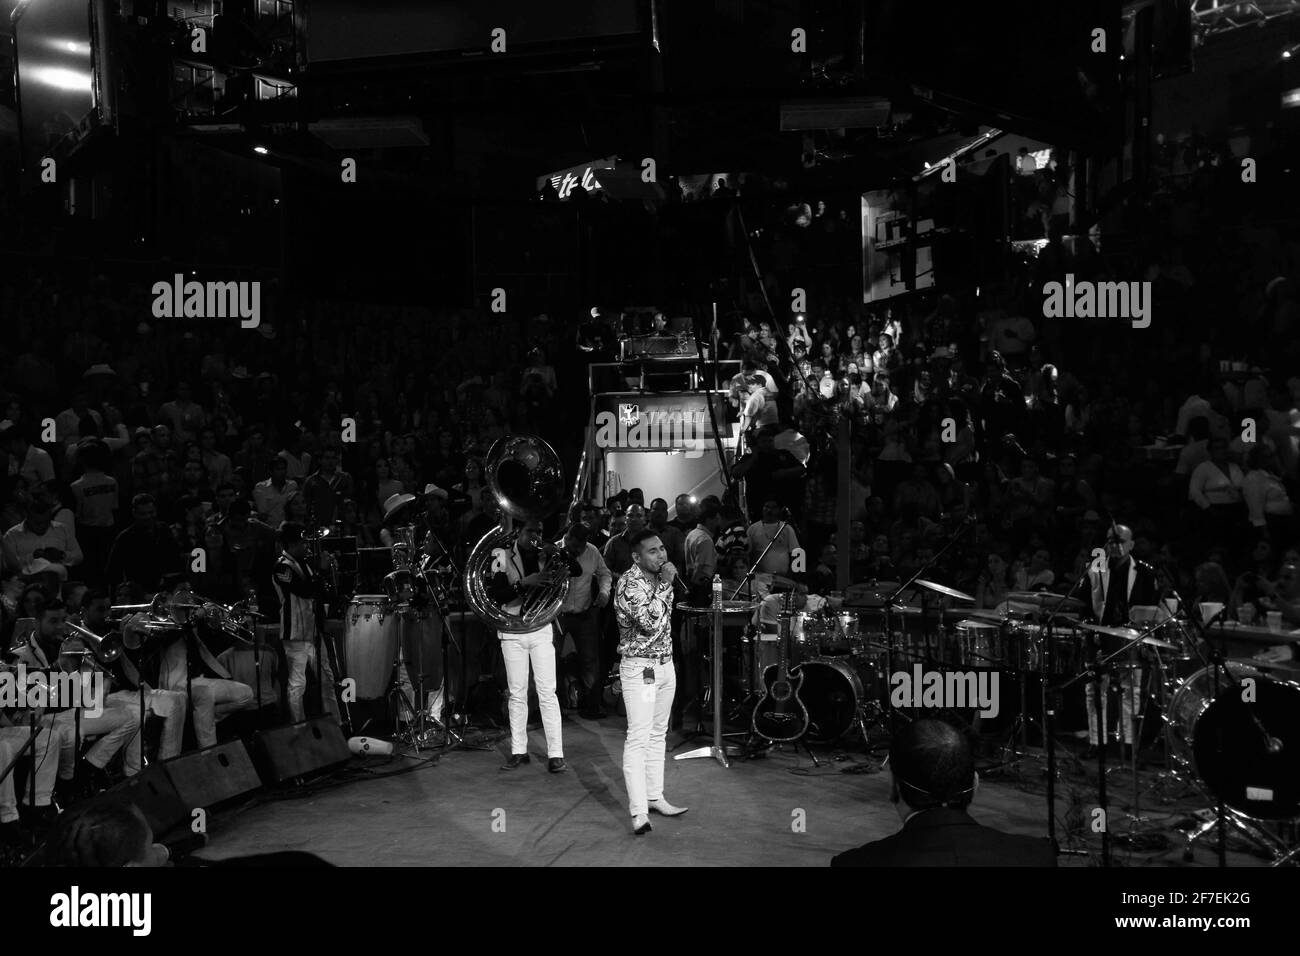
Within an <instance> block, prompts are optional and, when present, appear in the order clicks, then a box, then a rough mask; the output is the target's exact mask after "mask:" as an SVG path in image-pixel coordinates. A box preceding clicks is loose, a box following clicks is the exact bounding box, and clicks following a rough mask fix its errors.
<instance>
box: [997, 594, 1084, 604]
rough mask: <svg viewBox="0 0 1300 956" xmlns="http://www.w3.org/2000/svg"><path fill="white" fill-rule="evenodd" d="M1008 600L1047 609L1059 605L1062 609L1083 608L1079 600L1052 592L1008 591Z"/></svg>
mask: <svg viewBox="0 0 1300 956" xmlns="http://www.w3.org/2000/svg"><path fill="white" fill-rule="evenodd" d="M1007 600H1008V601H1016V602H1018V603H1020V604H1038V605H1042V606H1047V607H1056V606H1057V605H1058V604H1059V605H1060V606H1061V607H1062V608H1075V607H1083V602H1082V601H1080V600H1079V599H1078V598H1076V597H1065V596H1064V595H1061V594H1053V593H1052V592H1051V591H1008V592H1007Z"/></svg>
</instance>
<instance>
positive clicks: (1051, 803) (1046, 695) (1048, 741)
mask: <svg viewBox="0 0 1300 956" xmlns="http://www.w3.org/2000/svg"><path fill="white" fill-rule="evenodd" d="M1087 579H1088V566H1087V565H1086V564H1085V565H1084V568H1083V573H1082V574H1080V575H1079V577H1078V579H1077V580H1076V581H1075V582H1074V583H1073V584H1072V585H1070V590H1068V591H1066V592H1065V593H1064V594H1063V595H1061V600H1060V601H1058V602H1057V604H1056V607H1054V608H1052V611H1051V613H1050V614H1049V615H1048V616H1047V631H1046V634H1045V635H1044V642H1043V683H1042V697H1043V744H1044V746H1045V747H1046V748H1047V838H1048V839H1049V840H1051V841H1052V849H1053V850H1055V851H1056V854H1057V856H1060V855H1061V853H1062V852H1063V851H1062V850H1061V845H1060V843H1058V842H1057V839H1056V704H1057V701H1058V700H1060V695H1061V694H1062V693H1064V691H1065V689H1066V688H1067V687H1069V686H1070V684H1072V683H1074V681H1076V680H1078V677H1077V676H1076V677H1075V678H1073V680H1071V681H1068V682H1066V684H1064V685H1063V686H1061V687H1059V688H1053V687H1052V686H1051V683H1052V664H1053V660H1052V657H1053V652H1054V645H1055V643H1056V640H1055V636H1054V635H1053V633H1052V622H1053V621H1054V620H1055V619H1056V616H1057V614H1059V613H1060V611H1061V608H1062V607H1064V606H1065V602H1066V601H1067V600H1068V599H1069V598H1070V597H1071V596H1072V595H1073V594H1074V592H1075V591H1077V590H1078V589H1079V585H1081V584H1083V582H1084V581H1086V580H1087ZM1097 714H1098V716H1097V719H1098V720H1101V716H1100V715H1101V711H1100V710H1098V712H1097ZM1103 739H1104V738H1103ZM1099 749H1104V748H1099ZM1103 759H1104V758H1103ZM1103 776H1104V774H1103ZM1103 840H1104V835H1103Z"/></svg>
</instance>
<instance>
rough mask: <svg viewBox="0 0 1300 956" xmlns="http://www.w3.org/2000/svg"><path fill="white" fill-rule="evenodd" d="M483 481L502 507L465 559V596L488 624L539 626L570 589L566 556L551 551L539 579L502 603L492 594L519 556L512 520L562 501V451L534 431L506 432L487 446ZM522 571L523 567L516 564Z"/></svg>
mask: <svg viewBox="0 0 1300 956" xmlns="http://www.w3.org/2000/svg"><path fill="white" fill-rule="evenodd" d="M483 481H484V483H485V484H487V486H488V490H489V491H491V493H492V495H493V497H494V498H496V500H497V504H499V505H500V507H501V523H500V524H498V525H497V527H495V528H493V529H492V530H491V531H489V532H488V533H487V534H485V535H484V536H483V537H482V538H481V539H479V542H478V544H476V545H474V550H473V551H471V552H470V555H469V560H467V561H466V562H465V597H466V600H467V601H468V602H469V606H470V607H471V608H472V609H473V611H474V613H475V614H477V615H478V616H479V618H480V619H481V620H482V621H483V622H484V623H485V624H487V625H489V626H490V627H493V628H495V629H496V630H498V631H504V632H506V633H509V634H523V633H527V632H529V631H536V630H538V629H539V628H543V627H546V625H548V624H550V623H551V622H552V621H554V620H555V619H556V618H557V617H559V614H560V605H562V604H563V603H564V598H565V596H566V595H567V594H568V593H569V572H568V566H567V564H566V562H565V560H564V558H563V556H562V555H559V554H551V555H550V557H549V560H548V561H547V563H546V565H545V566H544V567H543V568H542V569H541V583H540V584H536V585H532V586H529V587H527V588H524V590H523V592H522V593H521V594H520V595H519V596H517V597H516V598H514V599H513V600H512V601H510V602H509V603H507V604H506V605H505V606H504V607H503V606H501V605H500V604H499V602H497V601H496V600H494V599H493V597H492V595H491V589H492V581H493V578H494V577H495V576H496V574H497V573H498V572H501V571H504V570H506V568H507V567H508V566H510V565H511V564H512V563H513V562H515V561H516V560H517V557H516V553H515V542H516V541H517V540H518V537H519V532H518V530H516V529H515V527H514V521H541V520H543V519H545V518H548V517H550V516H551V515H552V514H554V513H555V512H556V511H558V510H559V509H560V507H561V506H562V505H563V503H564V494H565V489H564V470H563V469H562V468H561V467H560V457H559V455H557V454H556V453H555V450H554V449H553V448H551V446H550V445H548V444H547V443H546V442H545V441H543V440H542V439H540V438H538V437H537V436H535V435H507V436H506V437H505V438H500V439H497V441H495V442H494V443H493V444H492V447H491V448H490V449H488V453H487V457H486V458H485V459H484V460H483ZM518 573H522V569H516V574H518Z"/></svg>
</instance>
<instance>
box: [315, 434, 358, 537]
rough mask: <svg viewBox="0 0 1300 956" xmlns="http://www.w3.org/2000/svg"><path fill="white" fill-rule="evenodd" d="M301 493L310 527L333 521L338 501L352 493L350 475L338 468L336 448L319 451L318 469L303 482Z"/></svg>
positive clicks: (336, 512)
mask: <svg viewBox="0 0 1300 956" xmlns="http://www.w3.org/2000/svg"><path fill="white" fill-rule="evenodd" d="M302 494H303V497H304V498H305V499H307V513H308V514H309V515H310V516H311V521H310V525H311V526H312V527H317V526H321V525H328V524H333V523H334V519H335V518H336V517H337V515H338V508H339V502H341V501H342V500H343V499H344V498H351V497H353V494H354V490H353V486H352V476H351V475H349V474H348V473H347V472H346V471H340V470H339V451H338V449H337V448H334V447H330V448H326V449H325V450H324V451H322V452H321V456H320V470H319V471H317V472H316V473H315V474H313V475H312V476H311V477H310V478H308V479H307V480H306V481H304V482H303V485H302Z"/></svg>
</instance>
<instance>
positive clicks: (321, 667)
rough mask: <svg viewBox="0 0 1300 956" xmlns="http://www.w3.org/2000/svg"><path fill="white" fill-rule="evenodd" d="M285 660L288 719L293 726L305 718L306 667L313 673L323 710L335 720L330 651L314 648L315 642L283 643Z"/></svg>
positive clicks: (337, 717)
mask: <svg viewBox="0 0 1300 956" xmlns="http://www.w3.org/2000/svg"><path fill="white" fill-rule="evenodd" d="M282 646H283V647H284V657H285V660H286V661H288V664H289V677H288V680H287V682H286V683H287V684H288V688H287V694H286V696H287V697H288V698H289V719H290V720H292V721H293V722H294V723H295V724H297V723H301V722H302V721H304V720H306V719H307V712H306V708H304V707H303V704H302V697H303V694H304V693H306V691H307V668H308V667H310V668H311V669H312V670H313V671H315V672H316V677H317V678H318V679H319V681H320V692H321V697H322V698H323V702H322V709H323V710H324V711H325V713H327V714H329V715H330V716H331V717H333V718H334V719H335V720H338V719H339V702H338V697H337V696H336V694H335V692H334V668H332V667H330V656H329V651H326V650H322V651H320V652H318V651H317V649H316V642H315V641H284V642H283V644H282Z"/></svg>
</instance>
